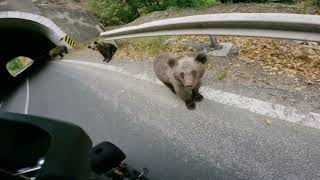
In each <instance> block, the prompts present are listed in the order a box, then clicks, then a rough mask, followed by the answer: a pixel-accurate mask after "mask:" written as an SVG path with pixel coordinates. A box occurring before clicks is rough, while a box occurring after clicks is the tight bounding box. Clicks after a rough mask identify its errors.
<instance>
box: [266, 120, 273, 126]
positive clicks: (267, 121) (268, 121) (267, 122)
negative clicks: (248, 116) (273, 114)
mask: <svg viewBox="0 0 320 180" xmlns="http://www.w3.org/2000/svg"><path fill="white" fill-rule="evenodd" d="M264 122H265V123H266V124H267V125H271V124H272V121H271V119H266V120H264Z"/></svg>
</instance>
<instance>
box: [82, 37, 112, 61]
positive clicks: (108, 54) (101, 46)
mask: <svg viewBox="0 0 320 180" xmlns="http://www.w3.org/2000/svg"><path fill="white" fill-rule="evenodd" d="M93 44H94V45H93V46H88V48H89V49H92V50H97V51H99V52H100V54H101V55H102V56H103V57H104V60H103V62H105V61H106V62H109V61H111V59H112V57H113V55H114V54H115V53H116V51H117V49H118V48H117V47H116V46H115V45H113V44H111V43H105V42H97V41H95V42H94V43H93Z"/></svg>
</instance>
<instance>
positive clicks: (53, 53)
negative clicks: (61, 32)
mask: <svg viewBox="0 0 320 180" xmlns="http://www.w3.org/2000/svg"><path fill="white" fill-rule="evenodd" d="M64 54H68V48H67V47H66V46H64V45H59V46H57V47H55V48H53V49H51V50H50V51H49V56H50V57H51V58H52V59H54V58H56V57H58V56H60V57H61V58H63V56H64Z"/></svg>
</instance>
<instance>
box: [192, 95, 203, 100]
mask: <svg viewBox="0 0 320 180" xmlns="http://www.w3.org/2000/svg"><path fill="white" fill-rule="evenodd" d="M193 100H194V101H195V102H200V101H202V100H203V96H202V95H201V94H196V95H195V96H194V98H193Z"/></svg>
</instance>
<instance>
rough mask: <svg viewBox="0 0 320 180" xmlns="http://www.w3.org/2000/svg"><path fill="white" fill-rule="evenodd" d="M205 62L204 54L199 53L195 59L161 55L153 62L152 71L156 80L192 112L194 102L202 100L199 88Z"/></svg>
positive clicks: (166, 54) (194, 106)
mask: <svg viewBox="0 0 320 180" xmlns="http://www.w3.org/2000/svg"><path fill="white" fill-rule="evenodd" d="M206 61H207V56H206V54H205V53H199V54H198V55H197V56H196V57H195V58H191V57H183V56H180V57H175V56H173V55H171V54H168V53H162V54H160V55H159V56H158V57H157V58H156V59H155V60H154V62H153V69H154V72H155V74H156V76H157V77H158V79H159V80H160V81H162V82H163V83H164V84H165V85H166V86H167V87H168V88H170V89H171V91H172V92H174V93H175V94H176V95H178V96H179V97H180V98H181V99H182V100H183V101H184V102H185V103H186V106H187V108H188V109H190V110H192V109H195V108H196V104H195V102H199V101H201V100H202V99H203V96H202V95H201V94H200V93H199V88H200V86H201V79H202V77H203V75H204V72H205V67H204V64H205V63H206Z"/></svg>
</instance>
